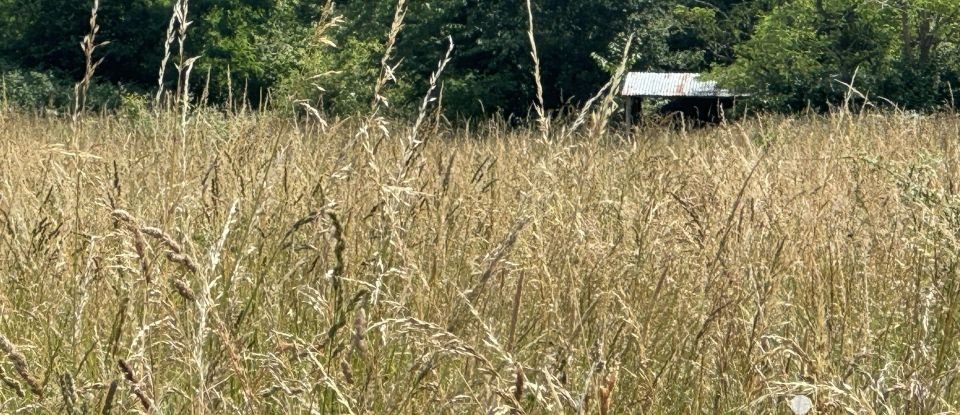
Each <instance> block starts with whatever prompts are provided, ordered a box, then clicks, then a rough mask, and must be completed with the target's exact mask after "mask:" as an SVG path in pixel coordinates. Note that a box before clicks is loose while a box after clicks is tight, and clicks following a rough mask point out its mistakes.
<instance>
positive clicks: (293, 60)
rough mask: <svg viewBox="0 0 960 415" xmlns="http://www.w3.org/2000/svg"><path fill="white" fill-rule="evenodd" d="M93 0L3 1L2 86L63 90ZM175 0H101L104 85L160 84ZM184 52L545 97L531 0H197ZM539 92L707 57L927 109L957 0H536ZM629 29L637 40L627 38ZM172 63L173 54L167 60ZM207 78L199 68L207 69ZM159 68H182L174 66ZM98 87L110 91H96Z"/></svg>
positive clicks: (350, 82) (359, 97)
mask: <svg viewBox="0 0 960 415" xmlns="http://www.w3.org/2000/svg"><path fill="white" fill-rule="evenodd" d="M91 3H92V2H87V1H78V0H0V26H2V27H0V70H2V72H3V88H4V94H5V100H7V101H14V102H15V103H17V102H20V103H22V104H23V105H26V106H30V105H41V106H44V105H56V103H58V102H62V101H66V100H68V99H69V98H68V97H69V94H70V93H72V87H71V85H73V83H74V82H76V81H77V80H78V79H81V78H82V77H83V76H84V64H83V62H84V55H83V52H82V51H81V48H80V47H79V44H80V41H81V39H82V38H83V36H84V35H85V34H87V33H88V32H89V30H90V25H89V19H90V8H91ZM173 4H174V2H173V0H124V1H116V0H102V1H101V2H100V5H99V10H98V16H97V23H98V25H99V28H100V30H99V32H98V33H97V39H98V40H104V41H109V42H110V43H109V44H107V45H104V46H103V47H101V48H98V49H97V51H96V53H97V54H98V55H99V56H98V57H97V58H98V59H99V57H102V58H103V62H102V64H101V65H100V66H99V67H97V70H96V77H95V80H96V82H95V84H96V87H94V88H93V89H92V92H91V93H92V94H93V95H94V96H102V97H101V99H100V101H99V102H107V101H109V100H110V99H112V97H113V98H115V97H116V96H118V95H123V96H125V97H135V96H138V95H140V96H149V95H150V94H151V93H152V92H153V91H154V90H155V89H156V88H157V84H158V69H159V68H160V66H161V61H162V59H163V56H164V53H163V50H164V43H165V41H166V36H165V33H166V32H167V30H168V28H169V24H170V16H171V13H172V7H173ZM188 6H189V14H188V16H187V19H188V21H190V22H191V24H190V26H189V28H188V35H187V38H186V41H185V42H184V47H185V49H186V51H185V53H186V54H188V55H189V56H199V59H198V60H197V61H196V63H195V66H194V68H193V73H194V74H195V75H194V78H193V80H194V82H193V83H192V88H193V89H200V88H204V89H206V90H207V91H208V95H207V96H206V97H205V98H206V99H209V100H210V102H213V103H225V102H226V101H227V100H228V99H230V98H231V97H233V98H243V99H247V100H249V101H250V102H253V103H261V102H264V101H265V100H267V99H268V97H269V100H270V101H272V102H275V103H278V102H280V103H288V102H293V101H297V100H300V101H305V102H310V103H311V105H313V106H314V107H316V108H320V109H322V110H323V111H325V112H327V113H332V114H353V113H356V112H360V111H364V110H365V109H367V108H369V105H370V102H371V99H372V96H373V94H374V90H375V88H376V84H377V82H376V80H377V79H378V78H379V77H381V75H382V73H381V69H382V63H383V62H384V61H383V56H384V53H385V52H386V48H387V47H388V46H387V45H388V44H389V45H391V46H393V47H394V50H393V52H392V54H391V56H392V58H391V59H389V61H388V62H387V63H388V65H389V66H390V67H391V68H395V70H394V73H393V74H394V80H393V82H392V83H391V85H390V86H389V87H387V88H385V89H384V97H383V98H384V100H385V101H386V102H388V103H389V110H390V111H393V112H395V113H397V114H403V113H407V112H410V111H414V110H415V108H416V105H417V102H418V101H419V99H420V97H421V96H422V94H423V92H424V91H425V90H426V89H427V87H428V84H429V80H430V75H431V73H432V72H433V71H434V70H435V69H436V67H437V62H438V61H439V60H441V59H442V58H443V57H444V54H445V52H446V50H447V48H448V44H449V42H451V41H452V43H453V45H454V50H453V53H452V59H451V61H450V63H449V65H448V66H447V68H446V70H445V72H444V74H443V78H442V80H441V81H442V103H443V108H444V111H445V112H446V114H447V115H448V116H455V117H477V116H484V115H490V114H494V113H503V114H509V115H518V116H523V115H526V114H528V113H529V111H530V110H531V107H532V104H533V103H534V102H535V100H536V93H537V85H536V83H535V82H534V77H533V75H532V72H533V59H532V57H531V47H530V39H529V36H528V30H529V21H528V9H527V4H526V2H524V1H518V0H432V1H422V0H417V1H405V2H400V4H399V6H400V7H402V11H403V13H402V15H401V16H402V23H403V26H402V27H401V28H400V31H399V32H398V33H397V34H396V36H395V38H394V42H392V43H391V42H387V38H388V37H389V32H390V31H391V27H392V24H393V22H394V21H395V18H396V17H397V16H398V14H397V8H398V3H397V2H396V1H392V0H391V1H387V0H341V1H332V2H331V1H327V0H192V1H189V2H188ZM531 6H532V7H531V8H532V17H533V19H532V20H533V27H534V30H533V34H534V39H535V42H536V45H537V52H538V53H537V57H538V59H539V67H540V75H541V78H540V82H541V86H542V91H543V101H544V106H545V107H546V108H548V109H550V110H563V109H564V108H568V107H570V106H576V105H578V104H581V103H583V102H584V101H585V100H587V99H589V98H590V97H591V96H592V95H594V94H596V93H597V91H598V90H599V89H600V88H601V87H602V86H603V85H604V84H605V83H606V82H607V81H609V80H610V77H611V74H612V73H613V72H614V71H615V70H616V68H617V66H618V65H619V64H620V63H621V61H622V58H623V57H626V64H627V67H628V69H631V70H647V71H692V72H706V73H708V75H707V76H710V77H713V78H715V79H717V80H719V81H720V82H721V83H722V84H723V85H724V86H726V87H729V88H734V89H737V90H738V91H742V92H746V93H749V94H750V100H751V102H752V103H751V105H752V106H754V107H756V108H763V109H768V110H774V111H797V110H803V109H807V108H814V109H818V110H819V109H825V108H828V107H829V106H830V105H836V104H840V103H842V102H844V101H845V100H848V99H850V98H851V97H852V98H854V99H856V100H858V102H861V103H866V102H871V103H874V104H876V105H897V106H899V107H903V108H910V109H916V110H934V109H937V108H942V107H944V106H951V107H952V106H953V103H954V97H953V94H954V93H953V89H954V88H955V87H956V86H957V85H960V50H958V43H957V40H956V39H957V35H958V34H960V33H958V31H960V2H957V1H955V0H793V1H788V0H739V1H738V0H589V1H587V0H584V1H569V0H532V2H531ZM628 39H632V43H631V47H630V48H629V50H626V51H625V50H624V49H626V48H627V44H628ZM169 71H171V72H175V71H176V69H169ZM198 79H199V80H198ZM164 82H166V83H171V82H176V81H175V80H173V79H165V80H164ZM98 94H99V95H98Z"/></svg>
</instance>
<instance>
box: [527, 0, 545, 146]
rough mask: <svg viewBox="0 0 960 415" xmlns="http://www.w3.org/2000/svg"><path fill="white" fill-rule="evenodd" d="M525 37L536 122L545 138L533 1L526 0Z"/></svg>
mask: <svg viewBox="0 0 960 415" xmlns="http://www.w3.org/2000/svg"><path fill="white" fill-rule="evenodd" d="M527 37H528V38H529V40H530V57H531V58H533V83H534V85H536V87H537V103H536V105H534V109H535V110H536V111H537V124H538V125H539V128H540V134H541V137H542V138H543V139H544V140H546V139H547V137H549V136H550V119H549V118H548V117H547V113H546V109H545V108H544V102H543V82H542V80H541V79H540V54H539V53H538V52H537V39H536V37H535V36H534V31H533V2H532V0H527Z"/></svg>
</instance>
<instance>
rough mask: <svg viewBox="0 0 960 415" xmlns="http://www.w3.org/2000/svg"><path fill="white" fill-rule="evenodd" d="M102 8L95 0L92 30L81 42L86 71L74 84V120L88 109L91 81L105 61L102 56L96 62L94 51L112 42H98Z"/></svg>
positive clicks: (91, 16) (91, 17)
mask: <svg viewBox="0 0 960 415" xmlns="http://www.w3.org/2000/svg"><path fill="white" fill-rule="evenodd" d="M99 9H100V0H93V7H92V8H91V9H90V32H89V33H87V34H86V36H84V37H83V42H80V48H81V49H82V50H83V57H84V62H85V65H84V72H83V78H82V79H81V80H80V82H78V83H77V84H76V85H75V86H74V106H73V119H74V121H76V120H77V118H78V117H80V114H81V113H82V112H84V111H86V109H87V91H88V90H89V89H90V81H91V80H92V79H93V73H94V72H95V71H96V70H97V67H99V66H100V64H101V63H103V58H100V59H99V60H97V61H96V62H94V61H93V52H94V51H95V50H96V49H97V48H98V47H100V46H106V45H108V44H110V41H106V42H101V43H97V41H96V38H97V33H98V32H99V31H100V26H99V25H97V10H99Z"/></svg>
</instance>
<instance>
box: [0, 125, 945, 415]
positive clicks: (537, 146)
mask: <svg viewBox="0 0 960 415" xmlns="http://www.w3.org/2000/svg"><path fill="white" fill-rule="evenodd" d="M81 122H83V123H85V124H86V128H82V129H75V128H71V126H70V124H69V123H66V122H64V121H63V120H58V119H49V118H38V117H33V116H25V115H16V114H9V113H7V114H3V115H2V116H0V165H2V166H4V167H3V168H2V169H0V264H2V267H0V279H2V285H0V287H2V289H0V339H3V341H0V343H2V344H0V351H2V352H3V354H4V355H3V358H2V359H0V360H2V362H0V369H2V370H0V380H2V384H0V412H4V413H15V412H18V411H19V412H21V413H40V412H47V413H48V412H61V413H62V412H67V413H127V412H146V413H184V412H186V413H238V412H239V413H307V412H314V413H354V414H361V413H369V414H374V413H397V414H420V413H449V414H460V413H525V414H548V413H550V414H552V413H571V414H573V413H583V414H608V413H609V414H614V413H704V412H709V413H727V412H737V413H789V412H788V411H789V409H788V407H787V402H788V400H790V399H791V398H792V397H794V396H795V395H804V396H808V397H810V398H811V399H812V400H813V402H814V404H815V406H816V408H815V411H816V413H867V414H871V413H922V414H932V413H955V412H957V411H958V403H957V402H958V398H960V391H958V387H957V382H956V380H957V375H958V351H960V348H958V346H960V344H958V339H960V337H958V334H957V333H958V329H960V326H958V324H960V323H958V320H960V297H958V296H960V278H958V275H957V273H958V265H960V259H958V249H960V246H958V243H957V236H958V231H957V230H958V229H960V198H958V197H957V193H956V189H957V183H958V179H960V171H958V169H957V162H956V160H957V156H958V150H957V145H956V141H955V140H956V137H957V136H958V135H960V132H958V130H960V122H958V120H957V119H956V117H953V116H946V115H944V116H938V117H931V118H915V117H914V118H911V117H907V116H901V115H889V116H877V117H873V116H866V117H861V118H850V117H846V118H844V119H839V118H834V117H827V118H808V119H791V118H776V117H768V118H762V119H757V120H749V121H744V122H741V123H735V124H730V125H726V126H722V127H717V128H712V129H702V130H694V131H685V132H675V131H673V130H666V129H648V130H641V131H640V133H639V135H638V136H637V137H619V136H609V135H607V136H606V137H605V138H596V136H595V135H594V134H587V133H584V134H579V133H578V134H576V135H575V136H574V137H568V138H567V139H558V140H540V139H538V138H539V137H540V134H541V131H539V130H537V129H536V128H533V129H529V130H517V129H509V128H507V127H505V126H503V125H500V124H496V123H488V124H481V125H475V126H473V127H471V128H469V129H466V128H464V129H444V128H438V129H435V132H430V133H428V132H427V129H424V130H421V131H419V134H421V135H422V134H433V135H432V136H431V137H429V139H427V138H426V137H424V138H422V139H420V140H418V142H421V143H422V144H421V145H418V147H417V148H416V152H417V153H416V154H418V156H417V157H415V158H410V157H409V152H408V150H409V149H410V145H409V143H408V142H407V141H408V140H406V138H407V137H415V135H414V134H416V132H415V131H412V129H413V128H414V127H413V126H412V125H411V126H404V125H401V124H389V128H390V129H389V130H385V129H378V128H373V129H368V130H366V131H365V134H367V135H368V136H364V137H365V138H364V139H361V140H358V139H357V137H358V133H357V132H358V130H359V129H360V128H361V127H363V126H364V125H368V124H366V122H365V121H364V120H358V121H352V120H341V121H332V120H331V121H330V122H329V125H327V126H326V128H319V127H317V128H313V127H304V126H302V125H301V126H299V127H297V125H296V124H295V123H294V121H293V120H287V119H283V118H279V117H275V116H266V115H257V116H254V115H249V116H242V117H239V116H238V117H231V118H223V117H220V116H217V115H214V114H209V113H203V112H200V113H198V114H196V120H195V122H194V123H192V124H191V128H189V129H187V136H186V137H185V138H184V140H182V141H178V142H177V145H170V144H169V143H171V142H172V141H173V140H174V139H175V138H177V136H178V135H179V131H178V130H179V129H178V128H176V127H178V126H180V120H179V119H178V117H177V116H176V115H169V116H161V117H158V118H153V117H148V118H147V119H145V120H128V119H123V118H120V117H100V118H97V117H94V116H90V117H87V118H85V119H83V120H82V121H81ZM417 128H419V127H417ZM388 133H389V135H386V134H388ZM590 137H594V138H590ZM63 143H71V144H69V145H67V144H63ZM408 162H409V165H407V164H408ZM401 173H402V174H401Z"/></svg>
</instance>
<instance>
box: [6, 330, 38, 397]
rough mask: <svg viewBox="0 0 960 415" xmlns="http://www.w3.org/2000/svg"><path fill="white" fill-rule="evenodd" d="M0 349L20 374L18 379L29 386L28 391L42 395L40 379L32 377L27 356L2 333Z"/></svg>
mask: <svg viewBox="0 0 960 415" xmlns="http://www.w3.org/2000/svg"><path fill="white" fill-rule="evenodd" d="M0 351H3V352H4V353H6V355H7V359H8V360H9V361H10V363H11V364H12V365H13V370H14V371H16V372H17V374H18V375H20V379H23V381H24V382H26V384H27V386H28V387H29V388H30V392H31V393H33V394H34V395H37V396H39V397H43V388H42V387H41V385H40V381H38V380H37V378H35V377H33V375H32V374H31V373H30V370H29V369H28V368H27V358H26V357H24V356H23V353H20V351H19V350H17V347H16V346H14V345H13V343H10V340H8V339H7V338H6V337H5V336H4V335H2V334H0Z"/></svg>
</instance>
